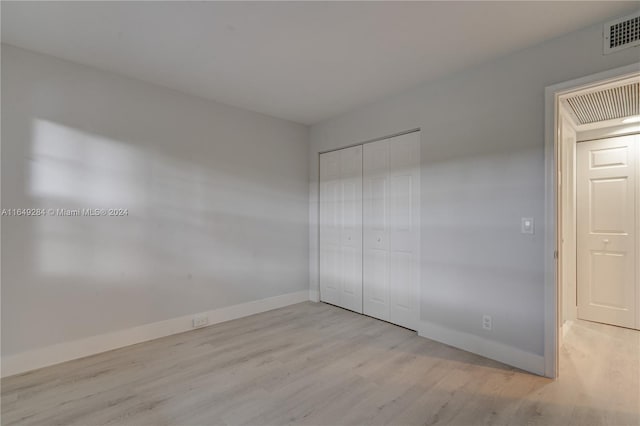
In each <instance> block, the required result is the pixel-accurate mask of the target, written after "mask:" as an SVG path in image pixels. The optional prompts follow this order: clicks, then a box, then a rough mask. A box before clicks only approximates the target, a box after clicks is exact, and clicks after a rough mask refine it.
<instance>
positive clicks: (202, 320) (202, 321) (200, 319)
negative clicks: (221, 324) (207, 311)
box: [192, 315, 209, 328]
mask: <svg viewBox="0 0 640 426" xmlns="http://www.w3.org/2000/svg"><path fill="white" fill-rule="evenodd" d="M192 324H193V328H198V327H204V326H205V325H207V324H209V317H207V316H205V315H201V316H197V317H194V318H193V323H192Z"/></svg>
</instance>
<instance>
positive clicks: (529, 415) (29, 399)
mask: <svg viewBox="0 0 640 426" xmlns="http://www.w3.org/2000/svg"><path fill="white" fill-rule="evenodd" d="M639 334H640V333H638V332H635V331H632V330H625V329H620V328H615V327H608V326H604V325H599V324H592V323H586V322H577V323H575V324H574V325H573V327H572V328H571V330H570V331H569V333H568V335H567V337H566V339H565V345H564V347H563V349H562V359H561V374H562V375H561V377H560V379H559V380H557V381H552V380H548V379H545V378H542V377H538V376H535V375H532V374H528V373H525V372H522V371H519V370H516V369H513V368H510V367H507V366H504V365H502V364H499V363H497V362H493V361H489V360H487V359H484V358H482V357H479V356H475V355H472V354H470V353H467V352H464V351H460V350H457V349H454V348H451V347H448V346H445V345H442V344H439V343H436V342H433V341H430V340H427V339H423V338H420V337H418V336H417V335H416V334H415V333H413V332H411V331H408V330H405V329H403V328H400V327H396V326H393V325H391V324H387V323H385V322H381V321H377V320H375V319H372V318H368V317H365V316H362V315H357V314H353V313H350V312H347V311H344V310H342V309H339V308H336V307H333V306H329V305H325V304H314V303H301V304H298V305H293V306H289V307H286V308H283V309H278V310H275V311H271V312H267V313H264V314H259V315H254V316H252V317H247V318H243V319H239V320H235V321H230V322H227V323H223V324H218V325H214V326H211V327H208V328H205V329H200V330H195V331H192V332H188V333H183V334H180V335H175V336H171V337H167V338H163V339H158V340H155V341H152V342H147V343H142V344H138V345H135V346H130V347H127V348H123V349H118V350H115V351H111V352H107V353H104V354H100V355H96V356H92V357H89V358H84V359H81V360H77V361H71V362H68V363H65V364H60V365H57V366H53V367H49V368H45V369H41V370H38V371H34V372H30V373H26V374H22V375H18V376H13V377H10V378H7V379H5V380H2V424H3V425H70V424H73V425H97V424H109V425H115V424H119V425H154V426H157V425H214V424H220V425H225V424H226V425H235V424H252V425H281V424H316V425H342V424H350V425H353V424H357V425H360V424H393V425H404V424H407V425H409V424H421V425H423V424H453V425H483V424H496V425H518V426H520V425H580V426H584V425H596V424H609V425H638V424H640V414H639V412H640V389H639V388H640V385H639V381H640V371H639V359H640V338H639Z"/></svg>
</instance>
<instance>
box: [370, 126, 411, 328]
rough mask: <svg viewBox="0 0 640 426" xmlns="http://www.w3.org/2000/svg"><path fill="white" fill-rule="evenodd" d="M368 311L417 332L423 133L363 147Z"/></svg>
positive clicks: (373, 315) (374, 315) (385, 140)
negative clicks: (421, 138) (421, 142)
mask: <svg viewBox="0 0 640 426" xmlns="http://www.w3.org/2000/svg"><path fill="white" fill-rule="evenodd" d="M363 150H364V153H363V221H364V229H363V250H364V268H363V271H364V272H363V298H364V301H363V309H364V313H365V314H366V315H370V316H372V317H376V318H380V319H382V320H385V321H389V322H392V323H394V324H398V325H401V326H403V327H407V328H409V329H413V330H415V329H416V328H417V323H418V312H419V300H418V296H419V290H418V289H419V287H418V286H419V279H420V265H419V262H420V133H418V132H414V133H409V134H406V135H402V136H396V137H393V138H389V139H384V140H381V141H377V142H372V143H368V144H365V145H364V147H363Z"/></svg>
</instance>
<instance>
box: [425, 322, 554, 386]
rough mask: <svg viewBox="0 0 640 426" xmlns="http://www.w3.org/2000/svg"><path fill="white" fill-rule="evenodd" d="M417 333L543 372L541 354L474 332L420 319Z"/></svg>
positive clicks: (525, 368)
mask: <svg viewBox="0 0 640 426" xmlns="http://www.w3.org/2000/svg"><path fill="white" fill-rule="evenodd" d="M418 335H419V336H421V337H425V338H427V339H431V340H435V341H436V342H440V343H444V344H445V345H449V346H453V347H455V348H458V349H462V350H465V351H467V352H471V353H474V354H478V355H481V356H483V357H485V358H489V359H493V360H495V361H499V362H502V363H504V364H507V365H511V366H513V367H517V368H520V369H522V370H525V371H529V372H531V373H534V374H539V375H542V374H544V357H543V356H542V355H538V354H534V353H531V352H527V351H523V350H522V349H518V348H514V347H513V346H509V345H505V344H504V343H500V342H496V341H494V340H489V339H484V338H482V337H480V336H477V335H475V334H470V333H465V332H463V331H457V330H452V329H450V328H446V327H443V326H441V325H438V324H434V323H431V322H427V321H421V322H420V325H419V328H418Z"/></svg>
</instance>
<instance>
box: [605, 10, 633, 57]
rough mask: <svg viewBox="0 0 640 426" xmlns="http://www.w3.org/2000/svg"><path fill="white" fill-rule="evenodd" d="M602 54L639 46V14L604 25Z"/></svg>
mask: <svg viewBox="0 0 640 426" xmlns="http://www.w3.org/2000/svg"><path fill="white" fill-rule="evenodd" d="M603 39H604V44H603V48H604V52H603V53H604V54H605V55H607V54H609V53H613V52H617V51H618V50H622V49H626V48H628V47H634V46H638V45H640V13H636V14H635V15H631V16H626V17H624V18H620V19H616V20H615V21H610V22H607V23H606V24H604V31H603Z"/></svg>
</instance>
